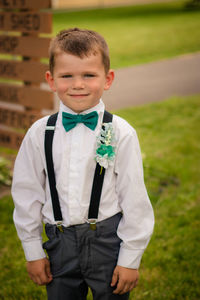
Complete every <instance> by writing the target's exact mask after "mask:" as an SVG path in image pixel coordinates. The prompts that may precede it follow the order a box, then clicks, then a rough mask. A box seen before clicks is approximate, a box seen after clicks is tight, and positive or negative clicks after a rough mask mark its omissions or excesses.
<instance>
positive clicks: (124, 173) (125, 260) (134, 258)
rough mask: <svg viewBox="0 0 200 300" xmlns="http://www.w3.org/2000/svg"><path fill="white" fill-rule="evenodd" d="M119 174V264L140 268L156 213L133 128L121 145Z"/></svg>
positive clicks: (117, 186) (118, 159)
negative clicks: (120, 213)
mask: <svg viewBox="0 0 200 300" xmlns="http://www.w3.org/2000/svg"><path fill="white" fill-rule="evenodd" d="M116 173H117V184H116V190H117V194H118V199H119V204H120V206H121V209H122V212H123V215H122V219H121V221H120V223H119V226H118V231H117V233H118V236H119V237H120V239H121V240H122V243H121V247H120V251H119V257H118V265H120V266H123V267H127V268H132V269H138V268H139V265H140V261H141V258H142V254H143V252H144V250H145V248H146V247H147V245H148V242H149V240H150V237H151V235H152V232H153V227H154V214H153V209H152V206H151V203H150V200H149V197H148V194H147V191H146V187H145V184H144V178H143V165H142V158H141V152H140V146H139V141H138V138H137V134H136V132H135V130H134V129H133V128H132V127H131V129H130V128H129V133H128V134H126V135H125V136H124V137H123V138H122V139H121V141H120V144H119V146H118V151H117V160H116Z"/></svg>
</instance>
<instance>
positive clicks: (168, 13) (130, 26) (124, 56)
mask: <svg viewBox="0 0 200 300" xmlns="http://www.w3.org/2000/svg"><path fill="white" fill-rule="evenodd" d="M185 2H186V1H184V0H179V1H173V2H171V3H162V4H149V5H138V6H132V7H118V8H109V9H98V10H89V11H88V10H87V11H74V12H59V13H55V14H54V35H55V34H56V33H57V32H58V31H59V30H61V29H64V28H69V27H81V28H88V29H93V30H96V31H98V32H100V33H101V34H102V35H103V36H104V37H105V38H106V40H107V42H108V45H109V47H110V54H111V65H112V67H113V68H120V67H126V66H130V65H134V64H141V63H145V62H149V61H154V60H159V59H163V58H168V57H173V56H176V55H180V54H185V53H189V52H197V51H200V10H198V9H196V10H186V9H185V7H184V3H185Z"/></svg>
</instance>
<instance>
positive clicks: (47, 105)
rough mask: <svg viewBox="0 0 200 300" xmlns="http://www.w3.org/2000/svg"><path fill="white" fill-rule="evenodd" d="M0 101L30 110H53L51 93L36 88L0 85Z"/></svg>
mask: <svg viewBox="0 0 200 300" xmlns="http://www.w3.org/2000/svg"><path fill="white" fill-rule="evenodd" d="M0 101H4V102H8V103H14V104H20V105H23V106H25V107H30V108H32V109H53V108H54V107H53V106H54V95H53V93H52V92H49V91H45V90H41V89H40V88H37V87H32V86H30V87H27V86H20V85H16V84H15V85H11V84H7V83H0Z"/></svg>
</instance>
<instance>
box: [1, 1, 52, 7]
mask: <svg viewBox="0 0 200 300" xmlns="http://www.w3.org/2000/svg"><path fill="white" fill-rule="evenodd" d="M50 7H51V1H50V0H0V8H9V9H10V8H12V9H16V8H18V9H43V8H50Z"/></svg>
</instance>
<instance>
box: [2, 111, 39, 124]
mask: <svg viewBox="0 0 200 300" xmlns="http://www.w3.org/2000/svg"><path fill="white" fill-rule="evenodd" d="M41 117H42V115H41V114H35V113H34V112H31V113H30V112H21V111H16V110H13V109H7V108H3V107H0V124H1V125H5V126H8V127H13V128H21V129H27V128H29V127H30V126H31V125H32V124H33V123H34V122H35V121H36V120H38V119H39V118H41Z"/></svg>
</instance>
